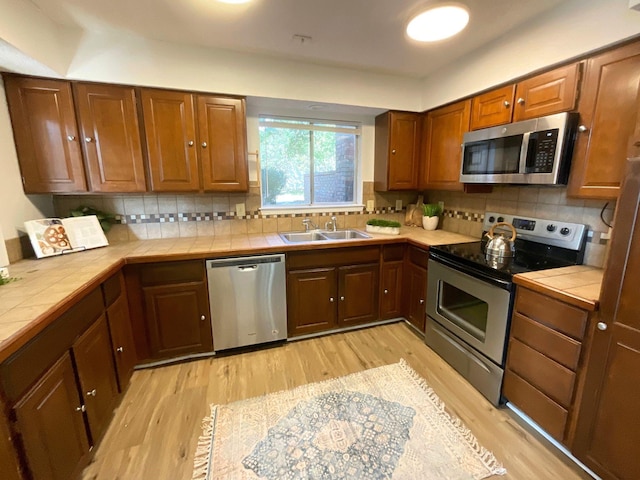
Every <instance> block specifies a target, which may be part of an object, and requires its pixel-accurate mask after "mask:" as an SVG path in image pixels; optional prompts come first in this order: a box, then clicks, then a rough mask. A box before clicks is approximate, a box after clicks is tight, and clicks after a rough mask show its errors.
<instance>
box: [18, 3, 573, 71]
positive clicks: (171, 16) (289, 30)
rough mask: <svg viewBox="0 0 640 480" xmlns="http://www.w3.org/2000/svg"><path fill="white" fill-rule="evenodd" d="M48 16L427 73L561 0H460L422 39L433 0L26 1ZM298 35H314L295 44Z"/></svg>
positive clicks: (104, 29) (111, 29)
mask: <svg viewBox="0 0 640 480" xmlns="http://www.w3.org/2000/svg"><path fill="white" fill-rule="evenodd" d="M30 1H31V2H32V3H34V4H35V5H36V6H37V7H38V8H40V9H41V10H42V12H43V13H44V14H45V15H47V16H48V17H50V18H51V19H52V20H53V21H55V22H57V23H59V24H61V25H64V26H69V27H74V28H80V29H82V30H85V31H89V32H93V33H105V34H118V33H126V34H127V35H138V36H140V37H144V38H150V39H154V40H163V41H168V42H175V43H180V44H187V45H199V46H205V47H212V48H223V49H228V50H233V51H242V52H252V53H259V54H264V55H270V56H275V57H284V58H290V59H296V60H300V61H305V62H311V63H318V64H325V65H336V66H344V67H349V68H356V69H361V70H367V71H375V72H387V73H393V74H398V75H405V76H411V77H425V76H427V75H429V74H430V73H432V72H434V71H436V70H437V69H439V68H441V67H443V66H444V65H446V64H448V63H451V62H453V61H455V60H456V59H459V58H461V57H463V56H464V55H467V54H470V53H472V52H473V51H474V50H476V49H479V48H482V47H483V46H484V45H486V44H487V43H489V42H492V41H495V40H497V39H499V38H500V37H501V36H503V35H504V34H506V33H507V32H509V31H510V30H512V29H515V28H518V26H521V25H523V24H524V23H525V22H527V21H529V20H531V19H533V18H534V17H537V16H539V15H541V14H543V13H544V12H546V11H548V10H550V9H553V8H554V7H556V6H557V5H559V4H560V3H561V1H562V0H460V1H459V2H458V3H463V4H465V5H466V6H467V7H468V8H469V10H470V13H471V19H470V22H469V25H468V27H467V28H466V30H464V31H463V32H462V33H461V34H459V35H458V36H456V37H454V38H452V39H449V40H444V41H441V42H438V43H435V44H430V45H420V44H417V43H416V42H412V41H409V40H408V39H407V38H406V37H405V33H404V28H405V25H406V23H407V21H408V19H409V18H410V16H411V15H412V14H413V13H415V12H416V11H420V10H421V9H422V8H423V7H425V6H426V5H430V4H436V3H442V2H440V1H439V0H427V1H424V0H253V1H252V2H251V3H249V4H245V5H228V4H222V3H219V2H217V1H215V0H30ZM295 34H300V35H305V36H309V37H311V38H312V40H311V41H310V42H304V43H302V44H301V43H299V42H296V41H294V40H293V39H292V37H293V35H295Z"/></svg>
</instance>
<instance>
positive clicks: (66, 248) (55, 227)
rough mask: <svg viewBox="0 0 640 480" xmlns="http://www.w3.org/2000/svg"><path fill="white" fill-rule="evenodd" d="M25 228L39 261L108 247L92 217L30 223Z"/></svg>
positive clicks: (48, 219)
mask: <svg viewBox="0 0 640 480" xmlns="http://www.w3.org/2000/svg"><path fill="white" fill-rule="evenodd" d="M24 228H25V229H26V230H27V233H28V234H29V239H30V240H31V245H32V246H33V250H34V251H35V252H36V256H37V257H38V258H42V257H51V256H54V255H62V254H65V253H72V252H79V251H82V250H88V249H90V248H98V247H105V246H107V245H109V242H108V241H107V237H105V235H104V232H103V231H102V227H100V222H99V221H98V217H96V216H95V215H88V216H85V217H69V218H42V219H40V220H29V221H27V222H24Z"/></svg>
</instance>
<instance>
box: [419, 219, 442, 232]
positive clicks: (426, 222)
mask: <svg viewBox="0 0 640 480" xmlns="http://www.w3.org/2000/svg"><path fill="white" fill-rule="evenodd" d="M439 221H440V217H438V216H435V217H422V228H424V229H425V230H435V229H436V228H438V222H439Z"/></svg>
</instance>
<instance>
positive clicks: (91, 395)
mask: <svg viewBox="0 0 640 480" xmlns="http://www.w3.org/2000/svg"><path fill="white" fill-rule="evenodd" d="M96 393H98V392H97V391H96V389H95V388H94V389H93V390H90V391H88V392H87V396H88V397H95V396H96Z"/></svg>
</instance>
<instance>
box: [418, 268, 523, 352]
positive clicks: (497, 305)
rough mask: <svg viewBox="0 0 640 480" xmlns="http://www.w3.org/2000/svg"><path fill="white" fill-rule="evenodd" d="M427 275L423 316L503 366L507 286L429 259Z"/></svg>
mask: <svg viewBox="0 0 640 480" xmlns="http://www.w3.org/2000/svg"><path fill="white" fill-rule="evenodd" d="M461 268H464V267H461ZM427 271H428V286H427V315H428V316H429V317H431V318H432V319H433V320H435V321H436V322H438V323H439V324H440V325H441V326H442V327H444V328H445V329H447V330H448V331H449V332H451V333H453V334H454V335H455V336H456V337H458V338H459V339H461V340H462V341H463V342H465V343H466V344H468V345H469V346H471V347H473V348H475V349H476V350H478V351H479V352H481V353H482V354H484V355H485V356H487V357H488V358H490V359H491V360H493V361H494V362H495V363H496V364H498V365H503V364H504V353H505V344H506V339H507V327H508V324H509V316H510V314H511V291H510V287H511V284H510V283H508V282H507V283H505V285H503V286H497V285H496V284H495V283H494V282H491V281H490V280H487V279H482V278H478V276H473V274H467V273H464V272H463V271H461V270H458V269H457V268H455V267H453V266H448V265H444V264H443V263H440V262H439V261H435V260H432V259H430V260H429V268H428V270H427Z"/></svg>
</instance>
